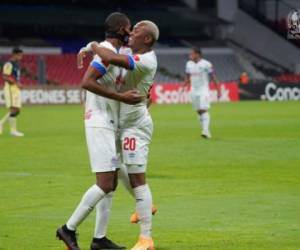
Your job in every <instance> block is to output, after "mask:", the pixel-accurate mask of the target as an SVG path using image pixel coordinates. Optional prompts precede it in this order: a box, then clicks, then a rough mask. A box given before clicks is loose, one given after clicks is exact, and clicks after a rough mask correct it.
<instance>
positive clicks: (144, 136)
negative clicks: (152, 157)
mask: <svg viewBox="0 0 300 250" xmlns="http://www.w3.org/2000/svg"><path fill="white" fill-rule="evenodd" d="M158 37H159V30H158V28H157V26H156V24H154V23H153V22H151V21H141V22H139V23H137V24H136V25H135V26H134V28H133V31H132V32H131V33H130V37H129V43H128V45H129V47H130V48H131V49H132V51H133V54H134V55H133V56H130V55H120V54H117V53H115V52H113V51H111V50H107V49H105V48H103V47H101V46H98V45H97V43H92V45H91V47H92V49H93V51H94V52H95V53H96V54H97V55H99V56H100V57H101V58H102V59H103V60H104V61H106V62H108V63H109V64H113V65H116V66H120V67H123V68H126V69H127V70H128V72H127V74H126V76H125V84H124V85H122V86H121V90H120V91H121V92H125V91H128V90H132V89H137V90H138V91H139V94H140V95H142V96H144V97H145V100H144V101H142V102H141V103H138V104H136V105H128V104H124V103H121V104H120V117H119V123H120V138H121V142H122V161H123V163H124V164H125V165H126V167H127V171H128V173H129V179H130V183H131V186H132V188H133V191H134V194H135V198H136V212H137V214H138V215H139V220H140V237H139V240H138V242H137V243H136V245H135V246H134V247H133V248H132V250H153V249H154V243H153V240H152V237H151V227H152V215H151V212H152V194H151V191H150V188H149V186H148V184H147V182H146V175H145V173H146V168H147V159H148V150H149V149H148V146H149V144H150V141H151V137H152V132H153V123H152V119H151V116H150V114H149V112H148V109H147V100H146V99H147V98H146V97H147V96H148V92H149V90H150V87H151V86H152V84H153V80H154V76H155V73H156V69H157V59H156V55H155V53H154V51H153V50H152V47H153V45H154V43H155V42H156V41H157V39H158Z"/></svg>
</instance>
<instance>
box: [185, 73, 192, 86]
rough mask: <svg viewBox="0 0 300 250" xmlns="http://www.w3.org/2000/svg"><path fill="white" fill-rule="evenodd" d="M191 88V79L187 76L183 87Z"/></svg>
mask: <svg viewBox="0 0 300 250" xmlns="http://www.w3.org/2000/svg"><path fill="white" fill-rule="evenodd" d="M190 86H191V77H190V75H189V74H187V75H186V77H185V79H184V83H183V87H184V88H185V87H188V88H189V87H190Z"/></svg>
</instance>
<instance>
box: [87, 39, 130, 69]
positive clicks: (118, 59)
mask: <svg viewBox="0 0 300 250" xmlns="http://www.w3.org/2000/svg"><path fill="white" fill-rule="evenodd" d="M91 47H92V49H93V51H94V53H96V54H97V55H98V56H100V57H101V58H102V60H103V61H105V62H108V63H109V64H113V65H116V66H119V67H122V68H125V69H129V63H128V57H127V56H125V55H120V54H116V53H114V52H113V51H111V50H109V49H106V48H102V47H99V46H98V45H97V43H93V44H92V45H91Z"/></svg>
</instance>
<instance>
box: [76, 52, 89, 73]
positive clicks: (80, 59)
mask: <svg viewBox="0 0 300 250" xmlns="http://www.w3.org/2000/svg"><path fill="white" fill-rule="evenodd" d="M86 54H87V51H86V50H85V49H81V50H80V51H79V52H78V54H77V68H78V69H82V68H83V59H84V58H85V57H86Z"/></svg>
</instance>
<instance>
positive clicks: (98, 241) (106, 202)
mask: <svg viewBox="0 0 300 250" xmlns="http://www.w3.org/2000/svg"><path fill="white" fill-rule="evenodd" d="M114 183H115V185H114V190H113V191H112V192H109V193H108V194H107V195H105V196H104V197H103V199H102V200H100V201H99V202H98V203H97V205H96V223H95V232H94V238H93V240H92V242H91V250H101V249H125V247H123V246H119V245H117V244H116V243H114V242H112V241H111V240H109V239H108V238H107V237H106V233H107V225H108V221H109V217H110V212H111V207H112V199H113V194H114V191H115V190H116V188H117V184H118V173H117V171H116V172H115V177H114Z"/></svg>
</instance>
